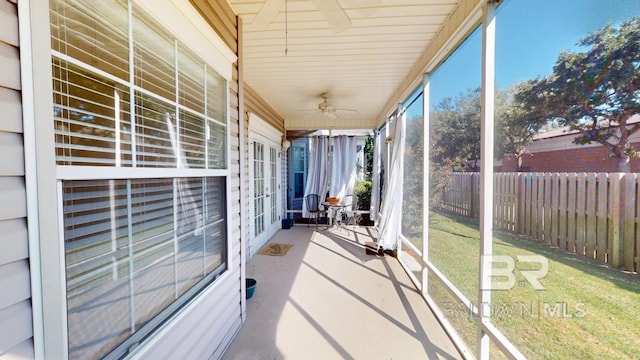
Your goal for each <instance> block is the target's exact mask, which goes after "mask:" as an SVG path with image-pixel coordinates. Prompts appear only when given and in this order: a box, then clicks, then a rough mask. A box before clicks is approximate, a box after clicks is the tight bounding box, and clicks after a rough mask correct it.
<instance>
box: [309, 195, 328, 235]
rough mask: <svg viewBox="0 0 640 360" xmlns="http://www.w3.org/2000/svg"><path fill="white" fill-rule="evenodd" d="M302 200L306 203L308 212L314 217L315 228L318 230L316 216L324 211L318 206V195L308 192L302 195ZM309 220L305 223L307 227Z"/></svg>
mask: <svg viewBox="0 0 640 360" xmlns="http://www.w3.org/2000/svg"><path fill="white" fill-rule="evenodd" d="M304 202H305V203H306V204H307V210H308V211H309V214H311V215H313V217H315V218H316V230H318V218H319V217H320V216H321V215H322V214H323V213H324V208H321V206H320V195H318V194H309V195H307V196H305V197H304ZM310 222H311V221H309V222H308V223H307V227H309V223H310Z"/></svg>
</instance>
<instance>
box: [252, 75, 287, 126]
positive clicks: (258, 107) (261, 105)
mask: <svg viewBox="0 0 640 360" xmlns="http://www.w3.org/2000/svg"><path fill="white" fill-rule="evenodd" d="M242 86H243V88H244V90H245V94H244V102H245V111H247V112H252V113H254V114H256V115H258V117H260V118H261V119H262V120H264V121H266V122H267V123H268V124H269V125H271V126H273V127H274V128H276V129H277V130H278V131H280V132H284V118H283V117H282V116H280V115H279V114H278V113H277V112H276V111H275V110H274V109H273V108H272V107H271V106H270V105H269V104H267V103H266V102H265V101H264V100H263V99H262V98H261V97H260V95H258V93H256V92H255V91H254V90H253V89H252V88H251V87H250V86H249V85H248V84H246V83H244V84H243V85H242Z"/></svg>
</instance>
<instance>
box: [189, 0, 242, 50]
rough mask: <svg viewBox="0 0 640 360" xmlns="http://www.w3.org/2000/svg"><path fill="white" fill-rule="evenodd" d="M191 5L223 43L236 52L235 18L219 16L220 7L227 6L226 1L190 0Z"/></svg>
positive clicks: (236, 32)
mask: <svg viewBox="0 0 640 360" xmlns="http://www.w3.org/2000/svg"><path fill="white" fill-rule="evenodd" d="M190 2H191V5H193V7H194V8H195V9H196V10H198V11H199V12H200V14H201V15H202V18H203V19H204V20H205V21H207V23H208V24H209V26H211V28H212V29H213V30H214V31H215V32H216V33H217V34H218V35H219V36H220V38H221V39H222V40H223V41H224V43H225V44H226V45H227V46H228V47H229V48H230V49H231V51H233V53H234V54H237V53H238V41H237V38H238V31H237V25H236V24H237V20H235V18H234V19H233V20H231V19H229V18H228V17H227V16H224V15H223V16H220V14H219V13H220V12H222V11H223V10H222V9H221V8H224V7H229V4H227V3H226V2H223V3H219V4H215V3H213V4H212V3H211V1H207V0H191V1H190Z"/></svg>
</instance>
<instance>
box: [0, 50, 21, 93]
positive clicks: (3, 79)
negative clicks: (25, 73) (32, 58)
mask: <svg viewBox="0 0 640 360" xmlns="http://www.w3.org/2000/svg"><path fill="white" fill-rule="evenodd" d="M0 64H2V71H0V87H5V88H9V89H16V90H20V56H19V51H18V48H17V47H15V46H12V45H9V44H7V43H3V42H0Z"/></svg>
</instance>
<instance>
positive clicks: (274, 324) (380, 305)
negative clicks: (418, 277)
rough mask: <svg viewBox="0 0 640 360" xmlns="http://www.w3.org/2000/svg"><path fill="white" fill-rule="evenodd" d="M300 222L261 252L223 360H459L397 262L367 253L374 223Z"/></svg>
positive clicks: (253, 261)
mask: <svg viewBox="0 0 640 360" xmlns="http://www.w3.org/2000/svg"><path fill="white" fill-rule="evenodd" d="M325 229H326V226H320V228H319V230H320V231H318V232H316V231H314V230H315V226H314V225H311V226H310V227H309V228H307V227H306V225H296V226H294V227H293V228H291V229H289V230H280V231H279V232H278V233H276V235H275V236H274V237H273V238H272V239H271V240H270V242H278V243H287V244H294V246H293V247H292V248H291V249H290V250H289V252H288V253H287V254H286V255H285V256H268V255H258V254H256V255H255V256H254V257H253V258H252V259H251V260H249V261H248V263H247V277H251V278H255V279H256V280H257V281H258V285H257V287H256V290H255V294H254V296H253V297H252V298H251V299H249V300H248V302H247V321H246V322H245V324H244V325H243V326H242V328H241V329H240V331H239V333H238V335H237V337H236V338H235V340H234V341H233V343H232V344H231V346H230V347H229V349H228V350H227V352H226V353H225V355H224V357H223V359H243V360H244V359H459V358H462V357H461V355H460V354H459V352H458V351H457V349H456V348H455V346H454V345H453V343H452V342H451V340H450V339H449V337H448V336H447V335H446V334H445V332H444V330H443V329H442V327H441V326H440V324H439V323H438V321H437V320H436V318H435V317H434V315H433V314H432V312H431V311H430V310H429V307H428V306H427V305H426V303H425V302H424V300H423V299H422V297H421V296H420V295H419V294H418V292H417V290H415V288H414V286H413V284H412V283H411V280H409V277H408V276H407V274H406V273H405V272H404V270H403V269H402V267H401V266H400V264H399V263H398V261H397V260H396V259H394V258H391V257H387V256H385V257H378V256H371V255H365V250H364V243H365V242H367V241H372V238H374V237H375V229H373V228H372V227H356V229H355V232H354V231H352V229H351V227H349V231H347V230H345V229H340V228H331V229H329V230H325Z"/></svg>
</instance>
